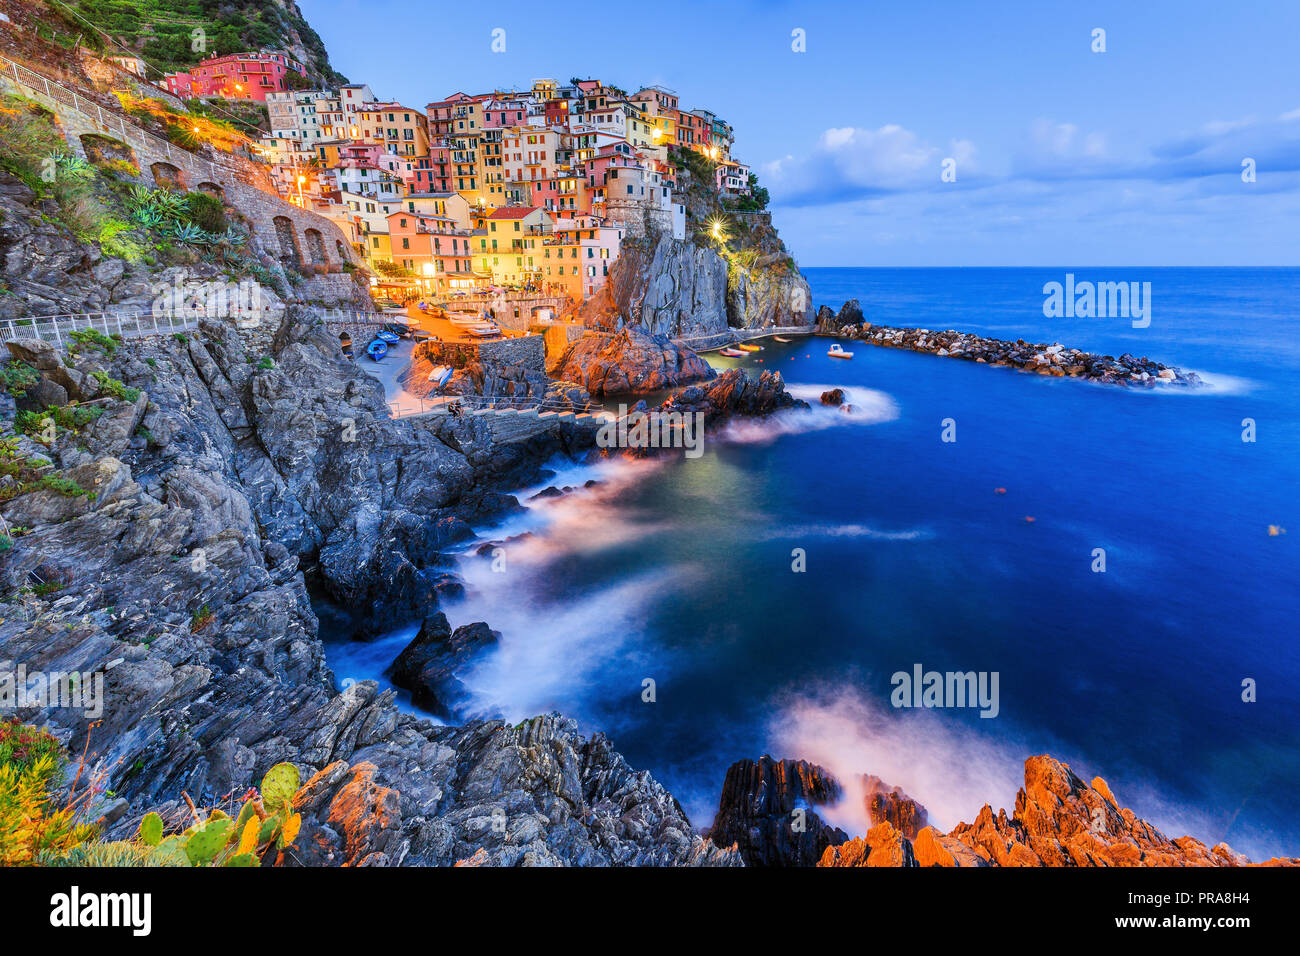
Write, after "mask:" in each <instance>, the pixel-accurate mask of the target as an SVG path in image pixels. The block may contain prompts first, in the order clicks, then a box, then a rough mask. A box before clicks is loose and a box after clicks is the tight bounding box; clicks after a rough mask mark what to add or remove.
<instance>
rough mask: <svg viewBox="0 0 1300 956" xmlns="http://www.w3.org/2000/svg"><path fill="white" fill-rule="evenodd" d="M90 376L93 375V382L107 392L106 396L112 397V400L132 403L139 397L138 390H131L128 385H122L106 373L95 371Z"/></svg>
mask: <svg viewBox="0 0 1300 956" xmlns="http://www.w3.org/2000/svg"><path fill="white" fill-rule="evenodd" d="M91 375H93V376H94V378H95V381H96V382H98V383H99V387H100V388H102V389H103V390H104V391H106V392H108V394H110V395H112V396H113V397H114V398H118V399H121V400H122V401H124V402H134V401H135V400H136V399H138V398H139V397H140V390H139V389H138V388H132V387H131V386H129V385H124V384H122V383H121V382H120V381H118V380H117V379H115V378H113V377H112V376H111V375H109V374H108V373H107V372H100V371H95V372H91Z"/></svg>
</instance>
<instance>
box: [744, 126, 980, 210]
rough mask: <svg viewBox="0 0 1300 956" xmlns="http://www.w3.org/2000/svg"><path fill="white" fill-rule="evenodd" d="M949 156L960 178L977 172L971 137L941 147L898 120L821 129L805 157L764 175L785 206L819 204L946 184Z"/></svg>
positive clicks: (782, 162) (770, 166)
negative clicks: (943, 175)
mask: <svg viewBox="0 0 1300 956" xmlns="http://www.w3.org/2000/svg"><path fill="white" fill-rule="evenodd" d="M948 158H952V159H954V160H955V161H956V163H957V174H958V179H959V180H962V179H964V178H965V177H966V176H968V175H970V174H973V173H974V172H975V171H976V170H975V146H974V144H973V143H971V142H969V141H967V140H953V141H951V142H950V143H949V144H948V147H947V148H946V149H941V148H940V147H938V146H936V145H933V144H930V143H926V142H923V141H922V140H921V138H920V137H919V136H918V135H917V134H916V133H914V132H912V131H911V130H909V129H906V128H904V127H902V126H899V125H896V124H888V125H885V126H881V127H880V128H879V129H863V128H861V127H856V126H843V127H834V128H831V129H828V130H826V131H825V132H823V133H822V134H821V136H820V137H819V138H818V140H817V143H816V145H815V146H814V147H813V149H812V150H811V151H810V152H809V153H808V155H806V156H803V157H799V158H796V157H794V156H786V157H784V158H783V159H779V160H776V161H775V162H770V163H767V164H765V165H763V166H762V167H761V175H762V178H763V182H764V184H765V185H767V187H768V188H769V190H771V192H772V194H773V195H774V196H777V197H779V200H780V202H782V203H783V204H788V205H817V204H819V203H828V202H843V201H846V200H855V199H864V198H868V197H871V196H884V195H889V194H892V193H900V192H914V191H917V190H921V189H927V188H934V187H937V186H939V185H943V184H942V183H941V180H940V173H941V172H942V164H943V161H944V160H945V159H948Z"/></svg>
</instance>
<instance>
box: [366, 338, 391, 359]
mask: <svg viewBox="0 0 1300 956" xmlns="http://www.w3.org/2000/svg"><path fill="white" fill-rule="evenodd" d="M366 354H367V355H369V356H370V358H371V359H372V360H373V361H376V362H378V361H379V360H380V359H382V358H383V357H384V356H385V355H387V354H388V343H387V342H385V341H384V340H383V339H373V340H372V341H371V342H370V344H369V345H367V346H366Z"/></svg>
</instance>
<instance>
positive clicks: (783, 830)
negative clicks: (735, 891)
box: [709, 756, 848, 866]
mask: <svg viewBox="0 0 1300 956" xmlns="http://www.w3.org/2000/svg"><path fill="white" fill-rule="evenodd" d="M841 793H842V791H841V789H840V785H839V783H838V782H837V781H836V780H835V778H834V777H832V776H831V775H830V774H828V773H827V772H826V771H825V770H823V769H822V768H821V767H818V766H816V765H815V764H810V763H807V762H806V761H803V760H798V761H796V760H774V759H772V758H771V757H768V756H764V757H762V758H761V759H759V760H758V761H753V760H741V761H738V762H736V763H734V764H732V765H731V766H730V767H729V768H728V769H727V778H726V780H725V781H724V783H723V785H722V798H721V800H720V801H719V803H718V814H717V816H716V817H715V818H714V820H713V827H712V828H711V829H710V831H709V839H710V840H712V841H713V843H714V844H715V845H716V846H719V847H724V846H731V845H733V844H734V845H735V846H736V848H737V849H738V850H739V851H740V855H741V856H742V857H743V858H744V860H745V863H746V864H747V865H749V866H812V865H813V864H815V863H816V862H817V860H818V859H819V858H820V857H821V855H822V853H823V852H824V851H826V850H827V848H829V847H831V846H832V845H835V844H838V843H843V842H844V841H845V840H847V839H848V835H847V834H845V833H844V831H843V830H839V829H837V828H835V827H832V826H830V825H829V824H827V823H824V822H823V821H822V819H821V818H820V817H819V816H818V815H817V813H816V812H815V811H814V807H817V806H825V805H828V804H834V803H835V802H837V801H838V800H839V799H840V796H841Z"/></svg>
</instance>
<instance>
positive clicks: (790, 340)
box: [772, 335, 794, 345]
mask: <svg viewBox="0 0 1300 956" xmlns="http://www.w3.org/2000/svg"><path fill="white" fill-rule="evenodd" d="M772 338H774V339H776V340H777V341H778V342H780V343H782V344H783V345H784V344H787V343H790V342H793V341H794V339H783V338H781V336H779V335H774V336H772Z"/></svg>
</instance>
